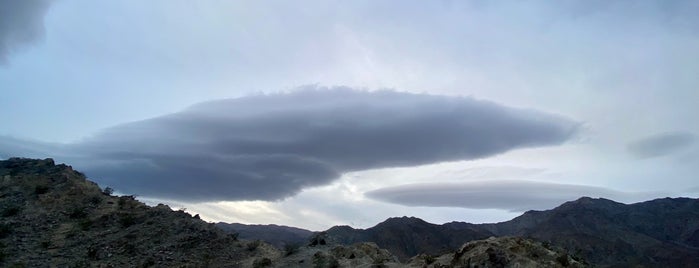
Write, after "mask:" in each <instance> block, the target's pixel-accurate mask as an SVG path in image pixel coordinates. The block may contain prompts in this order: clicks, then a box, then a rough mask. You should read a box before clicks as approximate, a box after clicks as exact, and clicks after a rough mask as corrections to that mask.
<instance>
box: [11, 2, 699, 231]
mask: <svg viewBox="0 0 699 268" xmlns="http://www.w3.org/2000/svg"><path fill="white" fill-rule="evenodd" d="M696 14H699V2H697V1H661V0H654V1H653V0H647V1H555V2H547V1H302V2H288V1H213V0H211V1H197V2H193V1H184V0H176V1H172V0H170V1H164V0H156V1H136V0H126V1H88V0H56V1H50V0H27V1H13V0H0V119H2V122H3V126H2V128H0V158H6V157H10V156H28V157H53V158H55V159H56V160H58V161H59V162H68V164H71V165H73V166H74V167H76V168H77V169H79V170H85V171H86V173H87V175H88V176H91V178H92V179H94V180H95V181H97V182H99V183H100V184H101V185H103V186H112V187H114V188H116V189H117V190H118V191H120V192H121V193H124V194H137V195H139V196H141V198H142V199H143V200H149V202H156V203H157V202H167V203H169V204H172V205H173V206H178V207H180V206H181V207H187V209H188V211H190V212H193V213H199V214H201V215H202V217H203V218H204V219H206V220H211V221H237V222H243V223H276V224H286V225H293V226H299V227H305V228H310V229H314V230H320V229H325V228H328V227H330V226H332V225H335V224H348V225H352V226H355V227H369V226H372V225H374V224H376V223H377V222H379V221H382V220H383V219H385V218H387V217H391V216H403V215H408V216H417V217H420V218H423V219H425V220H428V221H432V222H448V221H470V222H491V221H502V220H507V219H509V218H511V217H513V216H516V215H518V214H519V213H521V211H523V210H526V209H546V208H550V207H551V206H555V205H556V204H558V203H560V202H563V201H565V200H570V199H575V198H577V197H579V196H581V195H589V196H593V197H606V198H611V199H615V200H618V201H624V202H633V201H640V200H645V199H649V198H655V197H665V196H691V197H697V195H699V192H697V189H699V182H698V181H699V180H697V175H696V174H699V142H698V141H697V139H698V136H697V135H699V124H697V123H696V122H699V75H698V74H699V18H698V17H697V16H696ZM398 134H404V135H398ZM164 170H167V172H165V171H164ZM262 186H268V187H262ZM187 190H189V191H190V192H191V193H192V194H191V195H188V194H187Z"/></svg>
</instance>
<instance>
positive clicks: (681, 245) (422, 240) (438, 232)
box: [327, 197, 699, 267]
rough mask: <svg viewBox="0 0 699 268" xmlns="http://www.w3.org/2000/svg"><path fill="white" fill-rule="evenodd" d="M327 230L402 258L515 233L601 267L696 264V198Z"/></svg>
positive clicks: (598, 202)
mask: <svg viewBox="0 0 699 268" xmlns="http://www.w3.org/2000/svg"><path fill="white" fill-rule="evenodd" d="M327 233H328V235H329V236H330V237H331V238H330V239H332V240H333V241H337V242H339V243H354V242H357V241H369V242H374V243H376V244H377V245H378V246H379V247H382V248H386V249H388V250H389V251H391V252H392V253H393V254H395V255H396V256H398V257H399V258H400V259H401V260H405V259H407V258H408V257H411V256H414V255H415V254H417V253H427V254H431V255H439V254H442V253H444V252H448V251H453V250H454V249H456V248H458V247H459V246H460V245H462V244H463V243H465V242H469V241H472V240H476V239H483V238H487V237H490V236H498V237H501V236H519V237H527V238H532V239H534V240H537V241H544V242H545V243H546V244H547V245H552V246H556V247H560V248H562V249H564V250H565V251H566V252H568V253H569V254H571V255H572V256H575V257H576V258H583V259H585V260H587V261H589V262H590V263H591V264H593V265H594V266H599V267H629V266H634V267H697V266H698V265H699V244H697V241H698V240H699V239H697V237H698V236H699V200H697V199H691V198H665V199H656V200H652V201H647V202H642V203H636V204H630V205H626V204H622V203H617V202H614V201H611V200H607V199H593V198H589V197H583V198H580V199H578V200H576V201H571V202H567V203H565V204H563V205H561V206H559V207H557V208H554V209H551V210H546V211H528V212H526V213H524V214H523V215H521V216H519V217H517V218H514V219H512V220H510V221H506V222H501V223H494V224H471V223H465V222H451V223H446V224H442V225H436V224H431V223H428V222H425V221H423V220H421V219H418V218H413V217H401V218H390V219H388V220H386V221H384V222H382V223H379V224H377V225H376V226H374V227H371V228H367V229H353V228H350V227H348V226H336V227H333V228H330V229H329V230H328V231H327Z"/></svg>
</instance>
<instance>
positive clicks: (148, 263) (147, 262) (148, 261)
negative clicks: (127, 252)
mask: <svg viewBox="0 0 699 268" xmlns="http://www.w3.org/2000/svg"><path fill="white" fill-rule="evenodd" d="M151 266H155V260H154V259H153V258H147V259H146V260H144V261H143V263H142V264H141V267H143V268H148V267H151Z"/></svg>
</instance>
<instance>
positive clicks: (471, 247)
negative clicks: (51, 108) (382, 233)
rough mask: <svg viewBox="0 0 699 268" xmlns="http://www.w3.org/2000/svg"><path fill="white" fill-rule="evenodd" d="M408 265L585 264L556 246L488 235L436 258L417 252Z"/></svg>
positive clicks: (500, 265) (566, 265)
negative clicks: (483, 238)
mask: <svg viewBox="0 0 699 268" xmlns="http://www.w3.org/2000/svg"><path fill="white" fill-rule="evenodd" d="M408 266H409V267H435V268H436V267H486V268H487V267H520V268H525V267H532V268H534V267H550V268H557V267H573V268H575V267H587V266H588V265H587V264H586V263H585V262H584V261H582V260H581V259H579V258H576V257H573V256H570V255H568V254H566V253H564V252H563V251H562V250H560V249H554V248H551V247H547V246H544V245H543V244H542V243H539V242H535V241H533V240H529V239H524V238H519V237H499V238H495V237H491V238H488V239H485V240H478V241H472V242H469V243H466V244H465V245H463V246H462V247H461V248H459V250H457V251H456V252H454V253H449V254H444V255H441V256H438V257H432V256H429V255H425V254H421V255H418V256H416V257H413V258H412V259H411V260H410V262H409V263H408Z"/></svg>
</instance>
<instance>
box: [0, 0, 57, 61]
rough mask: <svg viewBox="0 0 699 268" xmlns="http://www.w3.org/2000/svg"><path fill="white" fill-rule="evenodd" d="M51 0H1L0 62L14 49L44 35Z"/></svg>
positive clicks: (5, 59)
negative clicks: (45, 20)
mask: <svg viewBox="0 0 699 268" xmlns="http://www.w3.org/2000/svg"><path fill="white" fill-rule="evenodd" d="M50 3H51V1H50V0H19V1H17V0H0V64H2V63H4V62H6V61H7V55H8V54H9V53H11V52H12V51H14V50H16V49H18V48H20V47H22V46H25V45H27V44H30V43H33V42H35V41H37V40H39V39H41V38H42V37H43V36H44V15H45V14H46V10H47V9H48V6H49V4H50Z"/></svg>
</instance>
